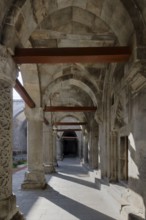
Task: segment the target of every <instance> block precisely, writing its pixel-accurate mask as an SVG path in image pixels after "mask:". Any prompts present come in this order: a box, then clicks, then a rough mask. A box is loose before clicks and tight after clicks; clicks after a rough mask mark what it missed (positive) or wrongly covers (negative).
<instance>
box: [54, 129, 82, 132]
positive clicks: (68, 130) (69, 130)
mask: <svg viewBox="0 0 146 220" xmlns="http://www.w3.org/2000/svg"><path fill="white" fill-rule="evenodd" d="M53 130H54V131H58V132H61V131H67V132H74V131H82V129H53Z"/></svg>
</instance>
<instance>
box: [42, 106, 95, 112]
mask: <svg viewBox="0 0 146 220" xmlns="http://www.w3.org/2000/svg"><path fill="white" fill-rule="evenodd" d="M96 109H97V108H96V107H94V106H91V107H90V106H45V108H44V112H95V111H96Z"/></svg>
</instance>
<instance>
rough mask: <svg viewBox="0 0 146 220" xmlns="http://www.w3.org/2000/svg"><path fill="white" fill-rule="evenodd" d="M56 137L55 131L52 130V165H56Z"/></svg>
mask: <svg viewBox="0 0 146 220" xmlns="http://www.w3.org/2000/svg"><path fill="white" fill-rule="evenodd" d="M56 139H57V132H56V131H54V132H53V166H54V167H56V166H57V150H56V147H57V146H56Z"/></svg>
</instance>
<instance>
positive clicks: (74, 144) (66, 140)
mask: <svg viewBox="0 0 146 220" xmlns="http://www.w3.org/2000/svg"><path fill="white" fill-rule="evenodd" d="M61 139H62V146H63V149H62V150H63V155H64V157H77V156H79V150H78V139H77V135H76V133H75V132H74V131H65V132H64V133H63V135H62V138H61Z"/></svg>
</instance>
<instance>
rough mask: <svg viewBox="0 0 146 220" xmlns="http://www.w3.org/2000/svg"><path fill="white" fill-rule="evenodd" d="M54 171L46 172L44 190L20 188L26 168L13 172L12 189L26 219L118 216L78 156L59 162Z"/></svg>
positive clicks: (106, 219)
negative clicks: (51, 173)
mask: <svg viewBox="0 0 146 220" xmlns="http://www.w3.org/2000/svg"><path fill="white" fill-rule="evenodd" d="M58 165H59V167H58V168H57V172H56V173H55V174H53V175H46V179H47V182H48V185H49V186H48V188H47V189H45V190H26V191H25V190H21V183H22V181H23V179H24V173H25V170H21V171H18V172H16V173H15V174H14V175H13V191H14V193H15V194H16V197H17V204H18V205H19V207H20V210H21V212H22V213H23V214H24V216H25V217H26V220H77V219H80V220H118V219H120V218H119V216H118V213H116V210H115V209H114V207H113V206H112V204H111V203H110V201H109V199H108V198H109V197H108V195H107V194H106V192H103V191H102V192H101V191H100V190H98V189H97V187H96V185H95V184H94V183H93V180H92V179H91V177H89V175H88V173H87V172H86V170H85V168H83V167H82V165H81V164H80V161H79V159H78V158H66V159H64V160H63V161H60V162H59V164H58Z"/></svg>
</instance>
